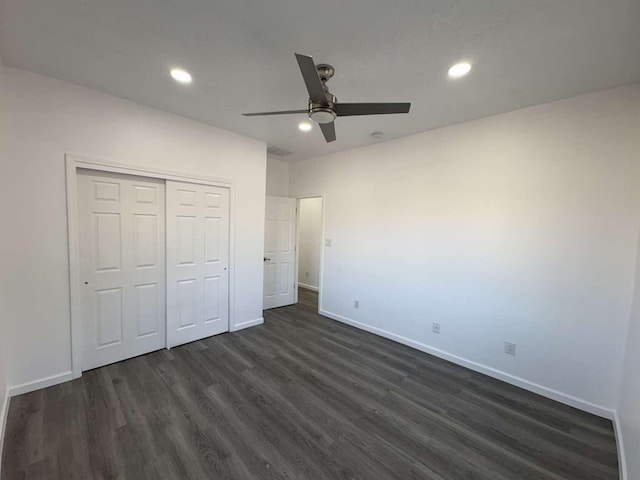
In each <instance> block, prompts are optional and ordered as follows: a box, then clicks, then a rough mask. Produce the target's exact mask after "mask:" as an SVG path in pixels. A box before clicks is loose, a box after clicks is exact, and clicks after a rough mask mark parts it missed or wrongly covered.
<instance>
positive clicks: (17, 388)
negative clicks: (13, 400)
mask: <svg viewBox="0 0 640 480" xmlns="http://www.w3.org/2000/svg"><path fill="white" fill-rule="evenodd" d="M69 380H73V372H64V373H58V374H57V375H51V376H50V377H45V378H40V379H39V380H34V381H32V382H27V383H22V384H20V385H14V386H13V387H9V396H11V397H15V396H17V395H22V394H24V393H30V392H34V391H36V390H40V389H42V388H47V387H52V386H53V385H58V384H59V383H64V382H68V381H69Z"/></svg>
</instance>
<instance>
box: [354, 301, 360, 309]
mask: <svg viewBox="0 0 640 480" xmlns="http://www.w3.org/2000/svg"><path fill="white" fill-rule="evenodd" d="M353 308H360V300H354V301H353Z"/></svg>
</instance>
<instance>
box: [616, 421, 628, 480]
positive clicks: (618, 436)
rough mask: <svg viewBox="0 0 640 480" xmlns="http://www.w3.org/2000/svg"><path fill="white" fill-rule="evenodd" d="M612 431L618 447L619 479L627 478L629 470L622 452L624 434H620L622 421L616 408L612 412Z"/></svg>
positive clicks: (625, 479)
mask: <svg viewBox="0 0 640 480" xmlns="http://www.w3.org/2000/svg"><path fill="white" fill-rule="evenodd" d="M613 431H614V433H615V436H616V446H617V448H618V469H619V470H620V480H627V479H628V478H629V472H628V471H627V457H626V455H625V453H624V435H623V434H622V423H621V422H620V417H619V416H618V410H614V412H613Z"/></svg>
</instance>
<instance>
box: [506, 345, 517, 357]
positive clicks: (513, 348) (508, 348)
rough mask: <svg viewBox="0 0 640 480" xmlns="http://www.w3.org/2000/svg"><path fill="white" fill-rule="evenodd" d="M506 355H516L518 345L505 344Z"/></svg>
mask: <svg viewBox="0 0 640 480" xmlns="http://www.w3.org/2000/svg"><path fill="white" fill-rule="evenodd" d="M504 353H506V354H507V355H515V354H516V344H515V343H513V342H504Z"/></svg>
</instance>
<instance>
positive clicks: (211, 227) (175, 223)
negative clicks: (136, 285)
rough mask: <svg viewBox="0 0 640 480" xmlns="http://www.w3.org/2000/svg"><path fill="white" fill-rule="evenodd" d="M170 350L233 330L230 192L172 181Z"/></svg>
mask: <svg viewBox="0 0 640 480" xmlns="http://www.w3.org/2000/svg"><path fill="white" fill-rule="evenodd" d="M166 188H167V346H168V347H175V346H177V345H181V344H183V343H188V342H193V341H194V340H199V339H201V338H205V337H210V336H212V335H217V334H219V333H223V332H227V331H229V189H227V188H221V187H212V186H207V185H198V184H193V183H182V182H174V181H167V182H166Z"/></svg>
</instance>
